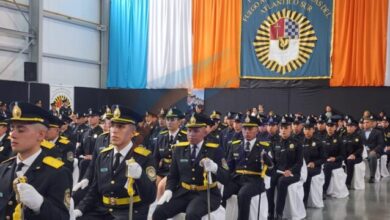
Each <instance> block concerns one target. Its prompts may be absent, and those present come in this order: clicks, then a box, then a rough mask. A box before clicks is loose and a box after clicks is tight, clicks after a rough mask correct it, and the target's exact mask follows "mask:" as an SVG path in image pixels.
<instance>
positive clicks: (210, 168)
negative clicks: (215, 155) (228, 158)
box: [199, 158, 218, 174]
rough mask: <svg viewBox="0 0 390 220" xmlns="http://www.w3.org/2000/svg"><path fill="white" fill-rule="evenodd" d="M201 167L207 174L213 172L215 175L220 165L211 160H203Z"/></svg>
mask: <svg viewBox="0 0 390 220" xmlns="http://www.w3.org/2000/svg"><path fill="white" fill-rule="evenodd" d="M199 165H200V166H201V167H204V171H206V172H212V173H214V174H216V173H217V170H218V165H217V164H216V163H215V162H214V161H213V160H210V159H209V158H204V159H202V160H201V161H200V164H199Z"/></svg>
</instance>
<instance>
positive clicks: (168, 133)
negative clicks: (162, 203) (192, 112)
mask: <svg viewBox="0 0 390 220" xmlns="http://www.w3.org/2000/svg"><path fill="white" fill-rule="evenodd" d="M165 117H166V125H167V129H165V130H163V131H161V132H160V134H159V135H158V136H157V142H156V148H155V149H154V152H153V156H154V158H155V160H156V163H157V181H156V184H157V186H158V188H157V199H159V198H160V197H161V195H162V194H163V193H164V190H165V184H166V178H165V177H166V176H167V175H168V173H169V167H170V166H171V164H172V151H173V150H174V148H173V145H174V144H176V143H180V142H186V141H187V132H186V131H184V130H182V129H180V123H181V119H183V118H184V114H183V113H182V112H181V111H180V110H179V109H175V108H171V109H169V111H168V113H167V114H166V116H165ZM162 180H163V181H162ZM160 181H162V182H160Z"/></svg>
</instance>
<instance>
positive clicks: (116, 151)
mask: <svg viewBox="0 0 390 220" xmlns="http://www.w3.org/2000/svg"><path fill="white" fill-rule="evenodd" d="M132 147H133V142H132V141H130V143H129V144H127V146H126V147H124V148H123V149H122V150H120V151H118V150H117V149H116V147H114V156H115V154H116V153H118V152H119V153H120V154H121V155H122V156H121V157H126V155H127V153H129V151H130V150H131V148H132Z"/></svg>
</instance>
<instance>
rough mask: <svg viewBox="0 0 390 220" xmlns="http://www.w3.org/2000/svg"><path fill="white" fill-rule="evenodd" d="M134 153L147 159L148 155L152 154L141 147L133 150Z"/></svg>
mask: <svg viewBox="0 0 390 220" xmlns="http://www.w3.org/2000/svg"><path fill="white" fill-rule="evenodd" d="M134 152H135V153H137V154H140V155H142V156H144V157H147V156H148V155H149V154H151V153H152V151H150V150H148V149H146V148H144V147H143V146H138V147H136V148H135V149H134Z"/></svg>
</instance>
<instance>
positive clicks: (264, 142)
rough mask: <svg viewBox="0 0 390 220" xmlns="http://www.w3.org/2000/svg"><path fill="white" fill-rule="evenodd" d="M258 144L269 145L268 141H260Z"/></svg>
mask: <svg viewBox="0 0 390 220" xmlns="http://www.w3.org/2000/svg"><path fill="white" fill-rule="evenodd" d="M260 144H261V145H263V146H266V147H269V143H268V142H267V141H260Z"/></svg>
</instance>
